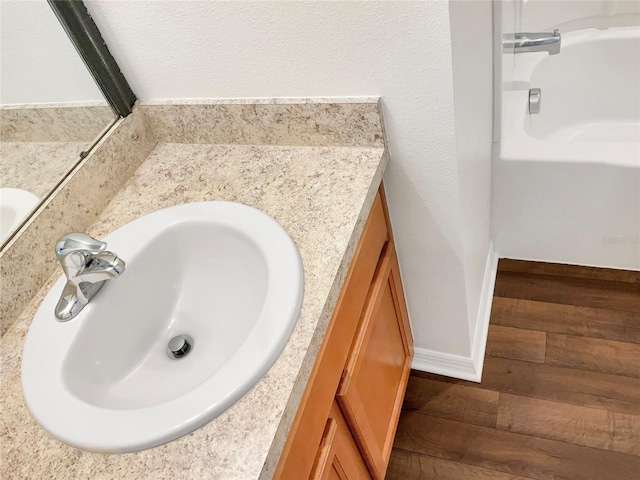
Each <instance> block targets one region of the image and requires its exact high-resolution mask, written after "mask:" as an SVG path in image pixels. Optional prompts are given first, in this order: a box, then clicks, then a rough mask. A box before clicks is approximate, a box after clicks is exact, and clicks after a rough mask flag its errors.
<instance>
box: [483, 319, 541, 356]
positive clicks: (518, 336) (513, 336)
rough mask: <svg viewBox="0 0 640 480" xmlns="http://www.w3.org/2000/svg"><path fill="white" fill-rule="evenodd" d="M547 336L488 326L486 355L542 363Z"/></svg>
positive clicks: (531, 331)
mask: <svg viewBox="0 0 640 480" xmlns="http://www.w3.org/2000/svg"><path fill="white" fill-rule="evenodd" d="M546 339H547V334H546V333H545V332H539V331H535V330H525V329H522V328H512V327H502V326H498V325H489V336H488V338H487V349H486V354H487V355H489V356H491V357H501V358H511V359H513V360H523V361H525V362H538V363H544V357H545V348H546Z"/></svg>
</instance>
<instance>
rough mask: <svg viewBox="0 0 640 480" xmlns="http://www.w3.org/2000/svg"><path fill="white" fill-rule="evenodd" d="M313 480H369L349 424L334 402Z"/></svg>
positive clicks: (312, 475)
mask: <svg viewBox="0 0 640 480" xmlns="http://www.w3.org/2000/svg"><path fill="white" fill-rule="evenodd" d="M310 478H311V479H312V480H338V479H339V480H371V475H369V471H368V470H367V466H366V465H365V463H364V460H363V459H362V456H361V455H360V452H359V451H358V446H357V444H356V442H355V440H354V439H353V436H352V435H351V431H350V430H349V425H348V424H347V421H346V420H345V419H344V417H343V415H342V412H341V411H340V407H338V404H337V403H336V402H334V403H333V405H332V406H331V411H330V413H329V418H328V419H327V425H326V427H325V429H324V434H323V436H322V441H321V442H320V447H319V448H318V452H317V456H316V462H315V464H314V466H313V471H312V473H311V477H310Z"/></svg>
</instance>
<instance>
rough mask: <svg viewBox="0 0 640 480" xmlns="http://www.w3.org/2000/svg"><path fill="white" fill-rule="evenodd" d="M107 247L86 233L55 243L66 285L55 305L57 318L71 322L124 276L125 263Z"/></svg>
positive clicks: (64, 237) (61, 239)
mask: <svg viewBox="0 0 640 480" xmlns="http://www.w3.org/2000/svg"><path fill="white" fill-rule="evenodd" d="M106 248H107V244H106V243H105V242H101V241H100V240H96V239H95V238H93V237H90V236H89V235H87V234H86V233H78V232H74V233H67V234H66V235H63V236H62V237H61V238H60V239H59V240H58V241H57V242H56V258H57V262H58V263H60V266H61V267H62V271H63V272H64V274H65V276H66V277H67V284H66V285H65V286H64V289H63V290H62V295H61V296H60V300H58V304H57V305H56V311H55V313H56V317H57V318H58V320H60V321H62V322H66V321H67V320H70V319H72V318H73V317H75V316H77V315H78V313H80V311H81V310H82V309H83V308H84V307H85V306H86V305H87V304H88V303H89V301H90V300H91V299H92V298H93V297H94V296H95V294H96V293H98V291H99V290H100V289H101V288H102V286H103V285H104V283H105V282H106V281H107V280H111V279H112V278H117V277H119V276H120V274H121V273H122V272H124V267H125V263H124V261H123V260H122V259H120V258H118V256H117V255H116V254H115V253H113V252H108V251H106V250H105V249H106Z"/></svg>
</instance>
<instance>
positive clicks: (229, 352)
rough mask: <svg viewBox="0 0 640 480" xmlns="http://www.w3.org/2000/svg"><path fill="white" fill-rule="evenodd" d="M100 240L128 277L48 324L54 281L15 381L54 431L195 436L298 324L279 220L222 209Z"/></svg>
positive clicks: (69, 436) (91, 439)
mask: <svg viewBox="0 0 640 480" xmlns="http://www.w3.org/2000/svg"><path fill="white" fill-rule="evenodd" d="M104 240H105V241H106V242H107V243H108V248H109V250H112V251H113V252H115V253H117V255H118V256H120V257H121V258H123V259H124V260H125V261H126V262H127V268H126V271H125V272H124V273H123V274H122V276H121V277H119V278H117V279H114V280H109V281H107V282H106V284H105V286H104V287H103V288H102V290H101V291H100V292H99V293H98V294H97V295H96V296H95V297H94V298H93V299H92V300H91V301H90V303H89V304H88V305H87V306H86V307H85V308H84V310H82V311H81V312H80V314H78V316H77V317H76V318H74V319H72V320H70V321H68V322H58V321H57V320H56V317H55V315H54V307H55V305H56V302H57V301H58V298H59V296H60V293H61V291H62V288H63V286H64V284H65V279H64V277H61V278H60V279H59V280H58V282H57V283H56V284H55V285H54V286H53V287H52V289H51V291H50V292H49V293H48V295H47V296H46V297H45V299H44V301H43V302H42V304H41V306H40V308H39V310H38V312H37V313H36V315H35V317H34V319H33V322H32V324H31V327H30V330H29V333H28V335H27V339H26V342H25V346H24V352H23V359H22V384H23V391H24V396H25V399H26V402H27V405H28V406H29V408H30V410H31V412H32V414H33V415H34V417H35V418H36V420H37V421H38V422H39V423H40V424H41V425H42V426H43V427H44V428H45V429H46V430H47V431H48V432H49V433H51V434H52V435H53V436H55V437H57V438H58V439H60V440H62V441H64V442H66V443H68V444H70V445H72V446H75V447H78V448H83V449H86V450H92V451H99V452H131V451H136V450H141V449H145V448H150V447H153V446H156V445H160V444H162V443H166V442H168V441H171V440H173V439H175V438H177V437H179V436H182V435H185V434H187V433H189V432H191V431H193V430H195V429H197V428H199V427H200V426H202V425H204V424H205V423H207V422H209V421H210V420H211V419H213V418H215V417H216V416H218V415H219V414H220V413H222V412H223V411H224V410H226V409H227V408H229V407H230V406H231V405H232V404H233V403H235V402H236V401H237V400H239V399H240V397H242V395H244V394H245V393H246V392H247V391H248V390H249V389H251V387H252V386H253V385H255V384H256V383H257V382H258V380H260V378H262V376H264V375H265V374H266V372H267V371H268V370H269V368H270V367H271V365H272V364H273V363H274V362H275V361H276V359H277V358H278V357H279V355H280V353H281V352H282V349H283V348H284V346H285V344H286V342H287V341H288V339H289V336H290V335H291V332H292V330H293V327H294V325H295V323H296V321H297V319H298V314H299V311H300V306H301V302H302V293H303V282H304V280H303V271H302V262H301V259H300V254H299V252H298V250H297V248H296V246H295V244H294V242H293V241H292V240H291V238H290V237H289V235H288V234H287V233H286V232H285V231H284V230H283V229H282V227H280V225H278V224H277V223H276V222H275V220H273V219H272V218H271V217H269V216H267V215H266V214H264V213H262V212H260V211H258V210H255V209H253V208H251V207H247V206H244V205H240V204H237V203H230V202H203V203H193V204H186V205H180V206H176V207H172V208H169V209H166V210H161V211H158V212H155V213H152V214H150V215H147V216H145V217H142V218H140V219H138V220H135V221H133V222H131V223H129V224H127V225H125V226H124V227H122V228H120V229H118V230H116V231H114V232H113V233H112V234H110V235H108V236H107V237H106V238H104ZM182 336H184V337H182ZM176 337H178V338H176ZM185 337H186V338H188V339H189V340H190V344H189V345H187V344H184V343H183V338H185Z"/></svg>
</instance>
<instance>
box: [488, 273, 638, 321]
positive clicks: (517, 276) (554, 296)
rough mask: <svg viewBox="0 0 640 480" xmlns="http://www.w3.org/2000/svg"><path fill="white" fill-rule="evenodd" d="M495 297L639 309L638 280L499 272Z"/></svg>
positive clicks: (593, 306) (616, 308)
mask: <svg viewBox="0 0 640 480" xmlns="http://www.w3.org/2000/svg"><path fill="white" fill-rule="evenodd" d="M494 296H496V297H508V298H519V299H523V300H536V301H540V302H548V303H561V304H565V305H579V306H583V307H592V308H606V309H610V310H622V311H628V312H640V284H634V283H627V282H609V281H604V280H592V279H584V278H572V277H555V276H551V275H535V274H528V273H516V272H501V273H500V274H499V275H498V276H497V278H496V286H495V291H494Z"/></svg>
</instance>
